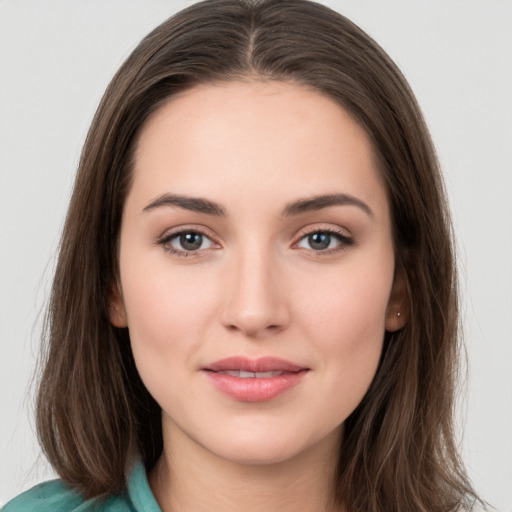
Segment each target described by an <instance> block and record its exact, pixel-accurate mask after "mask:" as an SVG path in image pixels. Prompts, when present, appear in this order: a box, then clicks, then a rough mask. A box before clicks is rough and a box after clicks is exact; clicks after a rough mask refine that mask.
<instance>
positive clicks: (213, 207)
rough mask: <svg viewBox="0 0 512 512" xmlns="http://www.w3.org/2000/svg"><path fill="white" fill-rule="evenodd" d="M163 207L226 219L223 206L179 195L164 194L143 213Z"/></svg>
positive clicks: (199, 198) (202, 199) (200, 198)
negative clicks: (177, 208)
mask: <svg viewBox="0 0 512 512" xmlns="http://www.w3.org/2000/svg"><path fill="white" fill-rule="evenodd" d="M162 206H178V207H179V208H183V209H185V210H190V211H193V212H198V213H205V214H206V215H216V216H219V217H225V216H226V211H225V210H224V208H223V207H222V206H220V205H219V204H217V203H214V202H213V201H210V200H209V199H204V198H202V197H190V196H183V195H179V194H162V195H161V196H158V197H157V198H156V199H155V200H153V201H151V202H150V203H149V204H148V205H147V206H146V207H145V208H144V209H143V210H142V211H143V212H147V211H150V210H154V209H155V208H160V207H162Z"/></svg>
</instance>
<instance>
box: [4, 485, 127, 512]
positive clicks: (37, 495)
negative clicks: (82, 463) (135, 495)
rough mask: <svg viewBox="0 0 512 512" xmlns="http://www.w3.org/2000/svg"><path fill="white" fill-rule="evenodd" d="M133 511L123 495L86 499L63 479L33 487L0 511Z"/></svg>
mask: <svg viewBox="0 0 512 512" xmlns="http://www.w3.org/2000/svg"><path fill="white" fill-rule="evenodd" d="M93 511H95V512H96V511H98V512H99V511H101V512H133V511H134V509H133V508H132V506H131V505H130V503H129V501H127V500H126V499H125V498H124V497H123V496H114V497H112V498H110V499H109V500H107V501H103V502H100V501H98V500H85V499H84V498H83V496H82V495H81V494H80V493H78V492H76V491H74V490H73V489H71V488H70V487H69V486H67V485H66V484H65V483H64V482H63V481H62V480H52V481H50V482H44V483H42V484H39V485H36V486H35V487H32V489H30V490H28V491H26V492H24V493H23V494H20V495H19V496H17V497H16V498H14V499H13V500H11V501H10V502H9V503H7V505H5V506H4V507H3V508H2V509H1V510H0V512H93Z"/></svg>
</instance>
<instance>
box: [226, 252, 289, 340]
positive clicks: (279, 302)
mask: <svg viewBox="0 0 512 512" xmlns="http://www.w3.org/2000/svg"><path fill="white" fill-rule="evenodd" d="M227 273H228V278H227V280H226V283H225V284H226V286H225V289H224V291H223V292H222V293H223V294H224V297H225V300H224V310H223V312H222V323H223V325H224V326H225V327H226V328H227V329H229V330H231V331H237V332H239V333H241V334H244V335H245V336H247V337H251V338H264V337H266V336H268V335H270V334H273V333H277V332H281V331H282V330H283V329H285V328H286V327H287V326H288V323H289V321H290V311H289V307H288V303H287V297H286V295H287V294H286V284H285V282H284V278H283V275H282V273H281V272H280V271H279V268H278V264H277V262H276V261H274V260H273V259H272V257H271V256H269V255H268V254H265V253H264V252H263V251H259V250H253V251H246V252H245V253H244V254H243V255H240V257H237V258H236V259H235V261H234V262H232V264H231V265H230V266H229V268H228V269H227Z"/></svg>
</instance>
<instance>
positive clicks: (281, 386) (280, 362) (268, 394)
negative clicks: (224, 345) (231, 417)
mask: <svg viewBox="0 0 512 512" xmlns="http://www.w3.org/2000/svg"><path fill="white" fill-rule="evenodd" d="M203 371H204V373H205V374H206V376H207V377H208V379H209V381H210V382H211V383H212V384H213V386H214V387H215V389H216V390H217V391H220V392H221V393H222V394H223V395H227V396H228V397H230V398H232V399H235V400H237V401H241V402H266V401H268V400H272V399H273V398H276V397H277V396H279V395H281V394H283V393H285V392H287V391H289V390H291V389H292V388H294V387H295V386H297V385H298V384H300V382H302V380H303V378H304V377H305V376H306V374H307V373H308V372H309V371H310V369H309V368H305V367H303V366H300V365H297V364H294V363H291V362H290V361H286V360H284V359H279V358H274V357H264V358H260V359H249V358H245V357H239V356H236V357H231V358H227V359H222V360H220V361H216V362H215V363H213V364H211V365H209V366H207V367H206V368H203Z"/></svg>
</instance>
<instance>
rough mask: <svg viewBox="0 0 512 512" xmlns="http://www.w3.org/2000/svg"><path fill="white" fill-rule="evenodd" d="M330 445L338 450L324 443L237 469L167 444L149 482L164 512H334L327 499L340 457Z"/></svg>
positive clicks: (226, 462)
mask: <svg viewBox="0 0 512 512" xmlns="http://www.w3.org/2000/svg"><path fill="white" fill-rule="evenodd" d="M174 441H176V439H174ZM333 442H334V446H338V441H337V439H335V438H334V439H324V440H322V441H321V442H320V443H319V444H318V445H316V446H313V447H311V448H309V449H308V450H306V451H304V452H301V453H300V454H298V455H296V456H295V457H294V458H292V459H289V460H286V461H280V462H274V463H269V464H239V463H235V462H232V461H229V460H226V459H223V458H220V457H218V456H217V455H215V454H212V453H211V452H209V451H206V450H204V449H203V448H202V447H200V446H197V445H196V446H194V449H192V450H190V449H186V450H183V444H182V443H168V445H169V447H166V448H164V452H163V454H162V456H161V457H160V459H159V461H158V463H157V464H156V466H155V468H154V469H153V470H152V471H151V473H150V475H149V482H150V486H151V488H152V491H153V493H154V495H155V498H156V500H157V501H158V503H159V505H160V508H161V509H162V511H163V512H189V511H190V512H191V511H193V512H206V511H211V510H212V503H213V504H214V507H213V508H214V510H217V511H219V512H221V511H222V512H232V511H233V512H234V511H237V512H238V511H240V510H251V511H253V512H288V511H289V512H292V511H293V512H296V511H297V510H300V511H301V512H334V511H335V510H336V511H337V512H339V508H337V509H336V508H335V507H334V505H333V503H332V499H331V497H332V495H333V475H334V472H335V467H336V462H337V457H338V453H339V451H338V450H337V449H333ZM165 444H166V443H165V442H164V446H165ZM176 445H177V446H178V447H180V448H179V449H176V448H175V449H173V448H172V447H173V446H176Z"/></svg>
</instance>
